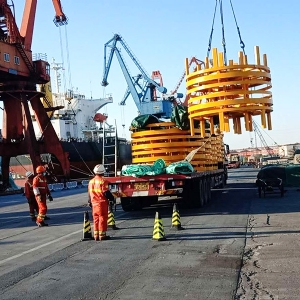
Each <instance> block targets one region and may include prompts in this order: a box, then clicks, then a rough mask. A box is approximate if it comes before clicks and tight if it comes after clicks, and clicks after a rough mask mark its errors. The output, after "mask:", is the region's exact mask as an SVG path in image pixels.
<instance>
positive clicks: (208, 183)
mask: <svg viewBox="0 0 300 300" xmlns="http://www.w3.org/2000/svg"><path fill="white" fill-rule="evenodd" d="M206 182H207V202H210V201H211V179H210V178H208V179H207V181H206Z"/></svg>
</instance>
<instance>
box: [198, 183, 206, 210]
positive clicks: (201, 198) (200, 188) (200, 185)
mask: <svg viewBox="0 0 300 300" xmlns="http://www.w3.org/2000/svg"><path fill="white" fill-rule="evenodd" d="M203 183H204V180H200V182H199V196H200V197H199V198H200V199H199V203H200V207H202V206H203V205H204V193H205V190H204V185H203Z"/></svg>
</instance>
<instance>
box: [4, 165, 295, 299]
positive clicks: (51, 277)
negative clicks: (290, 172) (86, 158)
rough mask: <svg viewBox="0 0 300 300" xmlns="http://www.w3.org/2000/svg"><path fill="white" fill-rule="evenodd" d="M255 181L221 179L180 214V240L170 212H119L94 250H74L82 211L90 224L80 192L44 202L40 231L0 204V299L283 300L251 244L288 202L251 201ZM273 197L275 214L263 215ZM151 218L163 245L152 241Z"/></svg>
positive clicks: (236, 173)
mask: <svg viewBox="0 0 300 300" xmlns="http://www.w3.org/2000/svg"><path fill="white" fill-rule="evenodd" d="M256 174H257V169H242V168H241V169H239V170H230V172H229V180H228V185H227V186H226V188H225V189H222V190H214V191H213V193H212V200H211V202H210V203H208V204H206V205H205V206H204V207H202V208H200V209H197V210H190V209H180V207H179V209H180V217H181V224H182V226H183V227H184V228H185V230H183V231H173V230H171V217H172V208H173V204H172V203H163V204H160V205H158V206H155V207H151V208H147V209H143V210H142V211H139V212H123V211H122V210H121V208H120V207H118V208H117V211H116V212H115V221H116V225H117V226H118V227H119V228H120V230H115V231H112V230H110V231H109V234H110V235H111V237H112V239H111V240H110V241H101V242H95V241H85V242H81V241H80V240H81V238H82V229H83V215H84V211H86V210H88V211H89V215H90V218H91V210H90V208H89V207H87V206H86V202H87V192H86V189H77V190H73V191H72V190H68V191H61V192H55V193H53V197H54V201H53V202H50V203H48V209H49V213H48V215H49V216H50V217H51V220H49V221H48V223H49V227H44V228H37V227H36V226H35V224H34V223H33V222H32V221H31V220H30V218H29V213H28V205H27V202H26V200H25V197H23V196H21V195H11V196H3V197H0V229H1V230H0V249H1V251H0V299H1V300H4V299H24V300H25V299H30V300H34V299H49V300H50V299H51V300H52V299H183V298H184V299H285V298H276V293H275V292H274V286H273V285H272V282H270V284H269V286H268V285H267V284H266V283H265V280H264V274H265V272H266V271H265V269H264V268H262V267H261V263H260V264H257V259H258V258H257V257H258V255H259V254H261V252H260V251H261V248H262V247H257V246H258V243H257V241H255V239H254V237H256V235H257V236H259V238H258V237H257V239H259V243H265V241H263V239H262V237H264V236H266V238H267V237H268V236H269V235H270V232H269V231H270V230H271V227H272V226H271V225H270V224H272V222H273V219H274V218H273V215H272V213H277V214H280V213H281V212H282V210H283V207H284V204H283V201H286V198H287V197H286V196H285V197H284V198H280V197H279V196H278V195H276V194H274V195H270V196H267V197H266V198H265V199H259V198H258V195H257V190H256V187H255V185H254V182H255V176H256ZM293 193H296V191H292V192H291V193H290V194H289V197H292V196H293ZM273 198H274V199H275V198H276V201H277V200H278V203H280V201H281V207H282V209H281V210H280V208H279V209H278V211H276V212H272V209H271V210H270V208H271V202H274V201H273V200H274V199H273ZM272 199H273V200H272ZM283 199H284V200H283ZM260 203H264V204H263V206H262V204H260ZM298 204H299V203H298ZM265 205H267V206H266V207H267V208H266V207H265ZM299 206H300V204H299ZM295 210H296V211H297V212H298V211H299V210H298V208H295ZM157 211H158V212H159V213H160V215H161V217H162V221H163V225H164V231H165V234H166V238H167V240H166V241H156V240H152V234H153V226H154V217H155V213H156V212H157ZM284 212H285V211H284ZM267 217H269V218H268V222H267ZM270 222H271V223H270ZM267 223H269V224H267ZM256 224H258V226H259V229H257V227H255V226H256ZM262 227H264V228H262ZM265 228H266V229H265ZM258 231H259V233H258V234H257V233H256V232H258ZM278 231H280V230H279V229H278V228H276V232H277V233H278ZM296 231H297V230H295V232H294V233H293V234H299V232H296ZM253 243H254V244H253ZM251 249H252V250H251ZM258 249H259V250H258ZM251 251H252V252H251ZM264 261H265V259H264ZM294 262H295V263H296V259H295V260H294ZM257 266H258V267H257ZM298 266H299V264H298ZM255 267H257V268H256V269H255ZM273 275H274V274H273ZM293 292H297V290H293ZM260 297H261V298H260ZM262 297H267V298H262ZM272 297H273V298H272ZM286 299H293V298H286ZM295 299H299V298H295Z"/></svg>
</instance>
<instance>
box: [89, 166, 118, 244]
mask: <svg viewBox="0 0 300 300" xmlns="http://www.w3.org/2000/svg"><path fill="white" fill-rule="evenodd" d="M93 171H94V173H95V177H94V178H93V179H91V180H90V182H89V185H88V194H89V204H90V206H91V207H92V210H93V220H94V239H95V241H99V240H100V241H102V240H109V239H110V237H109V236H108V235H106V231H107V219H108V204H109V201H114V196H113V195H112V193H111V192H110V190H109V188H108V182H107V181H106V180H105V179H104V178H103V175H104V172H105V168H104V166H103V165H96V166H95V168H94V170H93Z"/></svg>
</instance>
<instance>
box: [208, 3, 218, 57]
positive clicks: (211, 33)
mask: <svg viewBox="0 0 300 300" xmlns="http://www.w3.org/2000/svg"><path fill="white" fill-rule="evenodd" d="M217 5H218V0H216V5H215V11H214V17H213V22H212V26H211V32H210V36H209V41H208V48H207V55H206V56H207V57H209V53H210V50H211V42H212V37H213V32H214V24H215V17H216V10H217Z"/></svg>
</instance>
